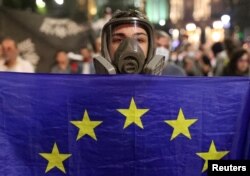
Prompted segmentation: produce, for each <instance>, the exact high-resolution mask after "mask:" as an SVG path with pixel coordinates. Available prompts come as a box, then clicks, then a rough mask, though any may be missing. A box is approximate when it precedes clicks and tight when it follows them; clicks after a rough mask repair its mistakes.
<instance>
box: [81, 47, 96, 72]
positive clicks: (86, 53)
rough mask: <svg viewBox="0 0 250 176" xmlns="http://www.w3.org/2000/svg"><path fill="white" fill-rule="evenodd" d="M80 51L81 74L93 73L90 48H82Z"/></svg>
mask: <svg viewBox="0 0 250 176" xmlns="http://www.w3.org/2000/svg"><path fill="white" fill-rule="evenodd" d="M80 53H81V55H82V66H81V67H82V74H94V73H95V68H94V64H93V57H92V50H91V49H88V48H82V49H81V51H80Z"/></svg>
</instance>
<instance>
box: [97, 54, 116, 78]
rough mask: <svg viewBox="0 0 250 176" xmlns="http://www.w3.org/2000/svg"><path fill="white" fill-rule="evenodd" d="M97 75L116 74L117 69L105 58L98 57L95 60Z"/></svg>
mask: <svg viewBox="0 0 250 176" xmlns="http://www.w3.org/2000/svg"><path fill="white" fill-rule="evenodd" d="M94 65H95V70H96V73H98V74H110V75H113V74H116V69H115V67H114V66H113V65H112V64H111V63H110V62H109V61H108V60H107V59H105V58H104V57H102V56H97V57H95V58H94Z"/></svg>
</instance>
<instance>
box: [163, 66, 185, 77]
mask: <svg viewBox="0 0 250 176" xmlns="http://www.w3.org/2000/svg"><path fill="white" fill-rule="evenodd" d="M162 75H172V76H186V73H185V71H184V70H183V69H182V68H181V67H180V66H178V65H176V64H174V63H168V64H167V65H166V67H165V68H164V69H163V72H162Z"/></svg>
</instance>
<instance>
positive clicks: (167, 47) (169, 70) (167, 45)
mask: <svg viewBox="0 0 250 176" xmlns="http://www.w3.org/2000/svg"><path fill="white" fill-rule="evenodd" d="M155 37H156V39H155V44H156V54H158V55H162V56H164V57H165V65H164V69H163V71H162V75H172V76H186V74H185V71H184V70H183V69H182V68H181V67H179V66H177V65H176V64H175V63H171V62H170V61H169V60H170V52H171V42H172V41H171V38H170V36H169V35H168V34H167V33H166V32H165V31H161V30H158V31H156V32H155Z"/></svg>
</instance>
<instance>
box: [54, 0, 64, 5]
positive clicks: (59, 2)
mask: <svg viewBox="0 0 250 176" xmlns="http://www.w3.org/2000/svg"><path fill="white" fill-rule="evenodd" d="M55 2H56V3H57V4H58V5H63V3H64V0H55Z"/></svg>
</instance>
